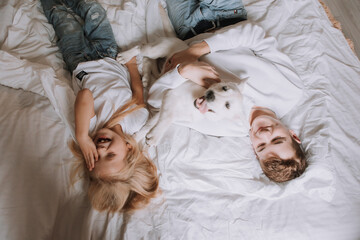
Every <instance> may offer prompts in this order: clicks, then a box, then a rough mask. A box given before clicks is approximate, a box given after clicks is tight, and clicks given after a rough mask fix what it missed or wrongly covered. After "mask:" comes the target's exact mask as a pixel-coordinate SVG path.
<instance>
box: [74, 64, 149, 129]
mask: <svg viewBox="0 0 360 240" xmlns="http://www.w3.org/2000/svg"><path fill="white" fill-rule="evenodd" d="M73 87H74V91H75V94H77V92H78V91H79V90H80V89H84V88H87V89H89V90H90V91H91V92H92V94H93V98H94V110H95V116H94V117H93V118H92V119H91V121H90V129H89V131H90V132H91V133H92V132H96V131H97V130H99V129H101V128H103V126H104V124H105V123H106V122H107V121H108V120H109V119H110V117H111V116H112V115H113V113H114V112H115V111H116V110H117V109H119V108H121V107H122V106H123V105H124V104H126V103H127V102H128V101H130V100H131V98H132V91H131V88H130V75H129V72H128V70H127V68H126V67H125V66H124V65H122V64H119V63H118V62H116V61H115V60H114V59H112V58H108V57H106V58H103V59H98V60H95V61H87V62H81V63H79V65H78V66H77V68H76V69H75V70H74V71H73ZM148 117H149V112H148V111H147V109H145V108H141V109H139V110H137V111H135V112H133V113H131V114H129V115H127V116H126V117H125V118H124V119H123V120H121V121H120V122H119V124H120V125H121V127H122V130H123V132H124V133H127V134H130V135H132V134H134V133H136V132H137V131H139V130H140V129H141V128H142V126H143V125H144V124H145V123H146V121H147V119H148Z"/></svg>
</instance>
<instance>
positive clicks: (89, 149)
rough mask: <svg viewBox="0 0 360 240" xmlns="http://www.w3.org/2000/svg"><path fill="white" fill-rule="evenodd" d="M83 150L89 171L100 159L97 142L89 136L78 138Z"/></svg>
mask: <svg viewBox="0 0 360 240" xmlns="http://www.w3.org/2000/svg"><path fill="white" fill-rule="evenodd" d="M77 140H78V143H79V146H80V149H81V152H82V153H83V156H84V158H85V162H86V166H87V168H88V169H89V171H92V170H93V169H94V166H95V161H97V160H98V157H99V156H98V152H97V150H96V146H95V143H94V142H93V140H92V139H91V138H90V137H89V136H84V137H80V138H77Z"/></svg>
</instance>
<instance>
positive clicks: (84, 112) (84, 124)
mask: <svg viewBox="0 0 360 240" xmlns="http://www.w3.org/2000/svg"><path fill="white" fill-rule="evenodd" d="M93 116H95V111H94V99H93V96H92V93H91V91H90V90H89V89H86V88H85V89H82V90H80V91H79V92H78V94H77V96H76V100H75V137H76V140H77V142H78V143H79V146H80V149H81V151H82V153H83V155H84V158H85V160H86V164H87V167H88V169H89V170H90V171H91V170H92V169H93V168H94V161H97V160H98V153H97V150H96V146H95V144H94V142H93V141H92V139H91V137H90V136H89V127H90V119H91V118H92V117H93Z"/></svg>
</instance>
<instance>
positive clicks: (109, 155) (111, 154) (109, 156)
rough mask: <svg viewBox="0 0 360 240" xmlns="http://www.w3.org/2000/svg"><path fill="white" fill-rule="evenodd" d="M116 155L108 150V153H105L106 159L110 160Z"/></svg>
mask: <svg viewBox="0 0 360 240" xmlns="http://www.w3.org/2000/svg"><path fill="white" fill-rule="evenodd" d="M115 156H116V154H115V153H113V152H110V153H108V154H107V155H106V160H109V161H110V160H112V159H113V158H114V157H115Z"/></svg>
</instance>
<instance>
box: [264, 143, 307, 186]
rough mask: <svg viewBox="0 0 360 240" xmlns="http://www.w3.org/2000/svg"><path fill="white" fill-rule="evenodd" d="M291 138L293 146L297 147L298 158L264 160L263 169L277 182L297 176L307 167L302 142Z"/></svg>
mask: <svg viewBox="0 0 360 240" xmlns="http://www.w3.org/2000/svg"><path fill="white" fill-rule="evenodd" d="M291 139H292V146H293V148H294V149H295V157H296V159H294V158H291V159H280V158H277V157H271V158H269V159H264V160H263V163H262V166H261V168H262V170H263V171H264V173H265V175H266V176H267V177H268V178H270V179H271V180H273V181H275V182H286V181H289V180H291V179H294V178H297V177H299V176H300V175H301V174H303V172H304V171H305V169H306V167H307V162H306V158H305V153H304V151H303V150H302V148H301V144H300V143H298V142H296V141H295V140H294V139H293V138H291Z"/></svg>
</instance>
